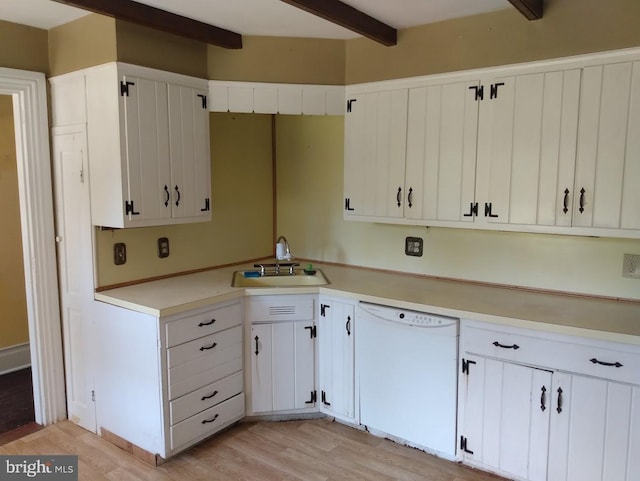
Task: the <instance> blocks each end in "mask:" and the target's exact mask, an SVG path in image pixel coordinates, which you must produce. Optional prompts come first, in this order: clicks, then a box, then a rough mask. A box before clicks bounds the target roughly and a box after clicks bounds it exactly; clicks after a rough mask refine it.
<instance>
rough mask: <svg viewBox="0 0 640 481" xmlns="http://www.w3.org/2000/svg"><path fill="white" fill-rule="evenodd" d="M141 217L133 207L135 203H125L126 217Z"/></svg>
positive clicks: (127, 201) (126, 201)
mask: <svg viewBox="0 0 640 481" xmlns="http://www.w3.org/2000/svg"><path fill="white" fill-rule="evenodd" d="M129 214H131V215H140V212H136V211H135V209H134V207H133V201H132V200H131V201H129V200H125V201H124V215H129Z"/></svg>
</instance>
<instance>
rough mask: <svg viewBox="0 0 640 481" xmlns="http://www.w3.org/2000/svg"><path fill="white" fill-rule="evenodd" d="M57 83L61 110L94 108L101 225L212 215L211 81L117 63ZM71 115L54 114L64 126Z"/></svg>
mask: <svg viewBox="0 0 640 481" xmlns="http://www.w3.org/2000/svg"><path fill="white" fill-rule="evenodd" d="M51 83H52V103H53V105H54V111H56V110H58V111H60V110H63V109H62V108H60V107H56V105H58V106H59V105H60V104H62V103H65V102H72V103H81V104H84V105H85V106H86V116H85V118H84V122H86V125H87V135H88V149H89V178H90V183H91V217H92V223H93V224H94V225H99V226H105V227H117V228H123V227H142V226H152V225H168V224H175V223H186V222H205V221H209V220H210V219H211V168H210V164H211V156H210V148H209V114H208V109H207V91H208V83H207V80H205V79H198V78H193V77H187V76H184V75H178V74H174V73H169V72H162V71H158V70H153V69H149V68H144V67H138V66H134V65H128V64H122V63H109V64H105V65H101V66H98V67H93V68H89V69H85V70H83V71H80V72H75V73H73V74H68V75H65V76H61V77H58V78H53V79H52V80H51ZM67 84H74V85H77V86H78V87H79V88H75V89H71V88H69V87H68V86H67ZM67 110H69V109H67ZM65 120H66V121H69V120H67V119H65V118H64V116H60V117H59V116H55V115H54V123H56V124H57V123H64V122H65ZM56 126H58V125H56Z"/></svg>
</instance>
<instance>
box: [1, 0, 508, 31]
mask: <svg viewBox="0 0 640 481" xmlns="http://www.w3.org/2000/svg"><path fill="white" fill-rule="evenodd" d="M138 1H139V3H144V4H146V5H151V6H154V7H157V8H161V9H163V10H167V11H170V12H173V13H177V14H180V15H183V16H185V17H189V18H193V19H195V20H199V21H201V22H205V23H209V24H211V25H215V26H217V27H222V28H226V29H228V30H232V31H234V32H237V33H240V34H243V35H267V36H279V37H314V38H335V39H347V38H354V37H358V36H359V35H358V34H355V33H353V32H351V31H349V30H347V29H344V28H342V27H339V26H337V25H335V24H332V23H331V22H328V21H326V20H322V19H320V18H318V17H316V16H314V15H311V14H309V13H306V12H304V11H302V10H300V9H298V8H295V7H293V6H290V5H288V4H286V3H284V2H282V1H280V0H138ZM343 1H344V2H345V3H348V4H349V5H351V6H353V7H355V8H357V9H358V10H361V11H363V12H365V13H367V14H369V15H370V16H372V17H374V18H377V19H378V20H380V21H382V22H384V23H386V24H388V25H390V26H392V27H394V28H397V29H402V28H407V27H413V26H416V25H423V24H427V23H432V22H437V21H440V20H446V19H450V18H455V17H465V16H469V15H475V14H478V13H484V12H491V11H495V10H501V9H504V8H513V7H512V6H511V5H510V4H509V2H508V0H343ZM87 13H89V12H86V11H84V10H80V9H77V8H74V7H69V6H67V5H63V4H61V3H57V2H54V1H53V0H0V19H2V20H7V21H10V22H14V23H21V24H24V25H30V26H33V27H38V28H42V29H45V30H48V29H50V28H53V27H56V26H58V25H62V24H65V23H67V22H70V21H72V20H75V19H77V18H80V17H82V16H83V15H86V14H87Z"/></svg>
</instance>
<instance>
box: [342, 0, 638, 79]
mask: <svg viewBox="0 0 640 481" xmlns="http://www.w3.org/2000/svg"><path fill="white" fill-rule="evenodd" d="M505 3H506V2H505ZM638 19H640V2H638V1H637V0H607V1H606V2H605V1H602V0H562V1H553V2H545V12H544V17H543V18H542V20H538V21H534V22H530V21H528V20H526V19H525V18H524V16H522V15H521V14H520V13H518V12H517V11H516V9H515V8H508V9H506V10H500V11H497V12H492V13H488V14H483V15H476V16H473V17H466V18H460V19H454V20H448V21H444V22H438V23H433V24H429V25H424V26H420V27H414V28H410V29H406V30H401V31H400V32H399V35H398V45H396V46H394V47H391V48H389V47H384V46H382V45H380V44H377V43H375V42H372V41H370V40H367V39H364V38H359V39H353V40H348V41H347V42H346V83H347V84H354V83H360V82H370V81H373V80H385V79H392V78H400V77H411V76H416V75H427V74H433V73H439V72H452V71H456V70H466V69H471V68H479V67H488V66H495V65H503V64H510V63H518V62H525V61H531V60H541V59H548V58H554V57H566V56H570V55H577V54H583V53H589V52H596V51H604V50H613V49H618V48H625V47H632V46H637V45H640V28H638Z"/></svg>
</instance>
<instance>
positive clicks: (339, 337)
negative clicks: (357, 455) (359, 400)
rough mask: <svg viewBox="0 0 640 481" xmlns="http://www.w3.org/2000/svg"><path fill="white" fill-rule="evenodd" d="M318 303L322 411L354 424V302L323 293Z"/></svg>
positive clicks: (355, 417)
mask: <svg viewBox="0 0 640 481" xmlns="http://www.w3.org/2000/svg"><path fill="white" fill-rule="evenodd" d="M318 304H319V316H318V350H319V353H318V358H319V394H318V396H319V402H320V411H321V412H323V413H325V414H328V415H330V416H334V417H336V418H339V419H342V420H344V421H347V422H351V423H354V422H356V419H357V413H356V409H355V407H356V403H355V370H354V361H355V347H354V346H355V345H354V338H355V333H354V332H355V302H354V301H352V300H347V299H339V298H332V297H325V296H320V299H319V302H318Z"/></svg>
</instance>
